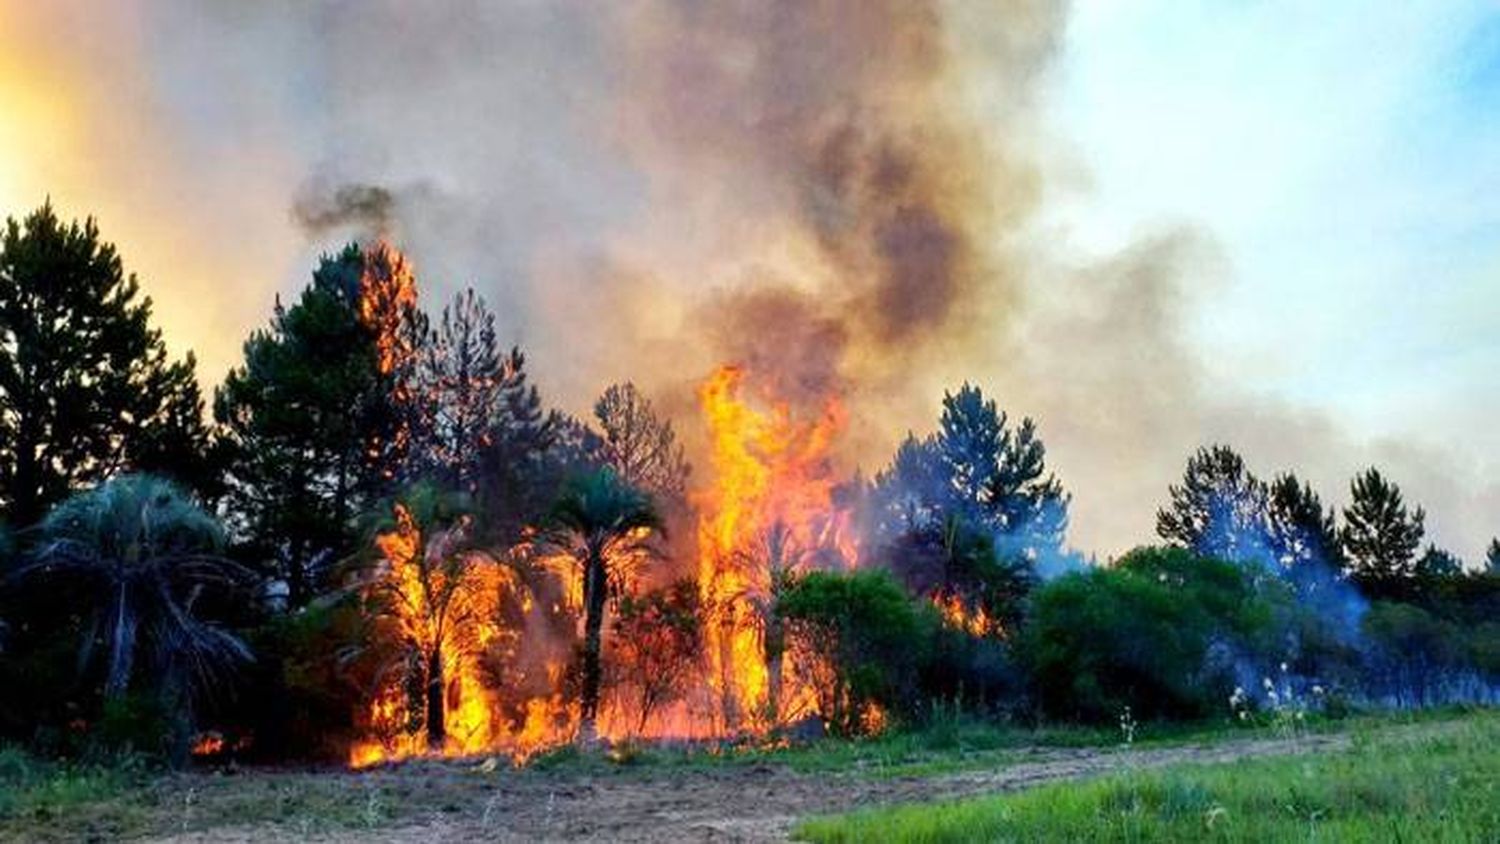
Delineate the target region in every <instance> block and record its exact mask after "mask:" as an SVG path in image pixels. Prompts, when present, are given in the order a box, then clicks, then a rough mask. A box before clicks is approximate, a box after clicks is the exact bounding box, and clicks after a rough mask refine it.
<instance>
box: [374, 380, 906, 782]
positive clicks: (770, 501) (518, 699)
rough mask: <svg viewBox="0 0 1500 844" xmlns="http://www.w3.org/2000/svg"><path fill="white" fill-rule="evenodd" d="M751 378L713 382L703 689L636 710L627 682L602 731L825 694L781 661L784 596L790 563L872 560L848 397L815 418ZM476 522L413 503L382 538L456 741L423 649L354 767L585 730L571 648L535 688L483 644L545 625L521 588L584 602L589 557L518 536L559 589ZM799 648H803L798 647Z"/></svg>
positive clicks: (385, 701) (399, 630)
mask: <svg viewBox="0 0 1500 844" xmlns="http://www.w3.org/2000/svg"><path fill="white" fill-rule="evenodd" d="M746 377H747V376H746V373H745V371H744V370H742V369H740V368H738V367H732V366H725V367H721V368H719V369H718V370H716V371H715V372H714V373H713V374H712V375H711V376H710V377H709V378H708V379H707V380H706V381H705V382H704V383H703V384H702V385H701V387H700V389H699V399H700V403H701V407H702V410H703V413H704V418H705V420H706V421H707V423H708V428H709V435H710V437H709V439H710V454H709V462H710V464H711V468H712V478H713V479H712V483H711V484H710V485H709V486H708V488H706V489H703V490H700V491H698V492H697V493H695V495H694V502H695V505H696V506H697V507H698V511H699V515H698V531H697V539H698V561H697V580H698V590H699V596H700V598H701V599H702V605H703V613H704V616H703V625H702V635H703V644H704V648H703V651H704V652H705V654H706V657H705V658H704V659H703V661H702V662H701V663H697V664H696V665H695V666H688V667H687V669H686V670H690V671H694V672H695V674H696V675H698V676H695V677H694V679H693V682H692V683H690V684H688V685H689V686H690V687H691V690H690V691H689V692H688V693H687V694H685V695H683V696H682V697H681V699H678V700H675V701H672V702H671V703H670V704H669V705H663V706H662V707H661V708H660V709H659V710H656V711H652V712H650V713H649V714H650V717H649V718H646V717H643V716H642V714H641V713H640V712H638V711H635V712H633V711H629V710H630V709H631V708H632V704H631V703H629V702H627V700H626V699H625V696H623V695H615V696H613V697H611V696H609V695H606V697H605V699H604V700H603V701H602V702H601V703H602V706H601V711H600V713H599V720H598V732H599V735H600V736H601V737H603V738H605V739H607V740H612V741H618V740H621V739H626V738H631V737H673V738H711V737H723V736H728V735H733V734H736V733H738V731H740V730H743V729H750V730H754V731H757V732H760V731H763V730H765V729H767V728H769V727H773V726H775V725H776V724H777V723H779V722H784V721H786V720H788V719H790V718H792V717H796V716H797V715H800V714H806V713H808V712H811V711H812V710H813V708H814V706H815V702H816V695H815V694H814V689H813V688H812V687H811V686H810V685H807V682H808V680H807V679H806V678H803V679H797V678H795V677H794V676H793V674H794V672H793V671H792V670H791V667H790V666H783V665H781V664H780V661H776V662H775V663H774V664H775V665H776V666H777V668H773V660H772V659H771V657H770V656H769V654H768V651H769V649H768V647H767V636H768V632H769V627H768V624H769V622H768V619H769V618H770V615H768V608H769V607H770V606H771V605H772V603H773V602H774V600H775V594H776V593H775V590H776V589H777V588H778V584H782V583H784V582H785V577H786V576H787V575H792V574H795V573H797V572H800V571H802V570H805V569H808V568H812V567H844V566H853V565H854V564H855V561H856V560H857V557H858V553H857V550H858V549H857V547H856V546H855V543H854V542H853V541H852V539H851V538H850V537H849V535H848V527H849V524H848V523H849V521H850V514H849V512H848V510H847V509H846V508H841V507H840V506H839V505H838V504H837V502H836V495H835V492H836V487H837V483H836V480H835V475H834V471H833V463H832V459H831V455H830V452H831V447H832V445H833V443H834V441H835V438H836V437H837V436H838V434H839V433H840V431H841V430H842V428H843V425H844V415H843V410H842V408H841V406H840V404H839V402H838V401H837V400H836V398H829V399H828V400H827V401H826V403H825V405H824V406H823V407H822V408H821V409H820V410H819V412H818V413H817V414H816V416H815V417H813V418H811V419H804V418H798V417H797V416H796V415H795V414H794V413H793V411H792V409H791V407H790V406H789V405H788V404H787V403H786V402H783V401H777V400H775V399H774V398H771V397H766V398H764V399H763V401H761V402H759V403H752V401H750V400H749V399H747V398H746V397H745V396H744V395H743V392H744V387H745V383H746ZM464 527H465V525H464V524H462V523H461V524H459V525H456V526H454V527H452V528H449V529H447V530H434V529H433V528H432V527H431V526H424V525H419V524H417V522H416V520H415V518H413V516H412V514H411V513H410V512H409V511H408V510H407V509H406V508H405V507H401V506H398V507H397V508H396V526H395V528H394V529H392V530H390V531H387V532H385V533H382V534H380V535H379V536H378V537H377V538H376V541H375V544H376V548H377V550H378V551H379V552H380V557H381V559H382V567H381V569H380V570H379V574H378V577H377V579H376V581H375V582H374V583H373V584H371V586H370V587H369V590H370V591H369V593H368V595H367V597H374V596H376V595H379V596H382V597H384V599H385V600H384V602H383V605H384V606H386V607H387V610H386V612H387V614H388V615H389V616H390V617H389V618H388V619H386V622H385V623H386V626H387V633H388V635H390V636H391V637H393V638H394V639H396V640H398V641H400V642H402V643H404V646H405V647H407V648H408V649H409V650H410V652H412V653H415V654H419V655H426V656H427V657H428V658H429V659H430V658H431V655H433V654H437V657H438V658H437V660H436V664H437V665H439V666H440V668H441V675H442V680H443V684H444V689H443V695H442V707H443V718H444V722H445V724H446V727H447V730H446V736H445V737H444V740H443V741H442V742H441V746H433V745H434V742H432V741H430V740H429V737H428V736H427V735H426V734H425V732H424V730H423V729H422V728H421V725H422V724H423V723H424V719H423V712H422V710H421V708H420V706H421V704H420V702H418V701H414V698H417V697H420V696H415V695H413V694H412V691H411V686H412V683H411V682H410V674H409V673H406V674H403V672H410V670H411V664H412V663H410V662H408V663H406V664H405V665H403V666H400V669H401V670H398V671H395V672H392V674H391V676H390V677H389V678H387V679H386V681H385V682H384V683H383V684H382V685H381V686H380V688H379V690H378V692H377V693H376V694H375V695H374V696H373V698H372V699H371V700H370V701H369V702H368V704H366V705H365V706H364V707H363V708H362V710H361V712H360V713H359V718H358V720H359V726H360V727H361V728H362V730H363V733H362V734H363V736H364V738H362V739H361V740H360V741H357V742H356V743H355V744H354V745H353V746H352V747H351V748H350V751H349V763H350V765H352V766H354V767H363V766H367V765H371V764H377V763H380V762H386V761H393V760H399V759H404V758H407V757H410V756H417V755H428V754H435V755H444V756H461V755H474V754H493V753H506V754H509V755H510V756H511V757H512V758H513V759H515V760H516V761H517V762H520V761H524V760H526V759H527V758H529V757H530V756H532V755H533V754H535V753H537V752H539V751H541V750H545V749H547V748H549V747H554V746H557V745H559V744H562V743H565V742H567V741H570V740H572V738H573V736H574V734H575V732H576V730H577V726H578V716H579V704H578V701H577V700H575V699H573V698H572V696H571V695H570V694H569V693H568V691H567V689H568V686H569V684H568V682H567V680H568V677H567V672H568V669H569V664H568V662H567V660H566V658H559V659H557V660H555V661H549V662H547V663H546V666H545V671H546V677H545V689H546V690H545V691H544V692H541V693H536V692H533V693H531V694H530V696H526V695H522V694H521V693H519V692H517V691H516V690H514V689H506V688H497V683H496V681H495V678H494V676H493V674H487V673H486V672H485V670H484V668H483V666H482V659H481V658H480V654H482V653H484V652H485V649H486V647H488V646H489V645H490V643H493V642H513V641H517V640H519V639H520V638H521V637H524V636H527V635H543V634H541V633H532V632H529V631H531V627H530V625H528V624H525V623H523V624H521V626H520V627H518V628H516V629H507V628H506V627H505V626H504V625H505V624H506V623H507V622H505V621H503V618H504V617H505V616H504V614H503V613H502V612H501V611H500V600H501V599H500V596H501V594H502V593H504V592H506V590H509V594H510V597H511V598H512V599H513V601H514V607H515V608H516V609H518V610H519V612H520V614H521V615H522V616H523V617H527V616H530V615H531V614H533V613H543V612H544V611H545V609H546V608H544V607H543V606H541V604H543V603H545V604H546V605H547V607H550V609H551V611H552V612H553V614H554V617H555V614H556V613H558V612H570V611H571V612H576V610H577V605H578V604H579V603H580V592H581V582H580V579H579V574H578V572H577V571H576V568H577V567H576V563H575V562H574V561H573V560H572V559H571V558H561V557H555V556H554V557H549V556H546V555H542V556H537V552H538V551H539V549H540V548H541V547H542V546H539V545H537V543H535V542H534V541H531V540H534V537H529V538H528V541H527V542H526V543H524V544H523V546H521V547H520V548H518V549H512V555H513V556H516V558H517V559H520V556H521V555H525V556H527V557H529V558H530V560H531V562H532V563H533V565H532V567H531V569H532V570H533V571H534V572H536V573H537V576H541V577H546V578H550V580H549V581H548V582H549V583H554V584H555V586H556V596H557V597H554V598H545V599H544V598H543V596H542V595H541V594H536V595H533V594H532V593H531V592H530V591H528V590H527V588H526V587H525V586H523V585H521V584H520V583H518V582H517V579H516V578H515V576H514V575H513V574H511V573H510V570H509V569H507V568H504V567H502V566H500V565H498V564H497V563H495V561H493V560H489V559H488V558H487V557H484V555H482V554H477V552H471V551H466V550H465V548H464V546H463V545H462V539H463V528H464ZM580 621H581V619H580ZM609 629H610V628H609V627H606V643H605V644H606V651H607V652H609V651H610V648H611V647H612V646H611V644H610V642H609V640H608V638H607V637H608V635H609ZM578 632H579V631H574V635H578ZM786 653H787V655H786V657H785V659H790V658H791V656H790V649H788V650H787V652H786ZM778 669H780V670H778ZM419 673H420V672H419ZM428 673H429V674H430V669H429V671H428ZM538 679H539V680H540V679H541V678H538ZM636 708H639V707H638V706H637V707H636ZM870 720H871V722H872V723H873V724H875V725H877V726H878V724H879V723H880V722H881V721H882V720H883V713H878V712H872V713H871V714H870Z"/></svg>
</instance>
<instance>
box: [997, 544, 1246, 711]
mask: <svg viewBox="0 0 1500 844" xmlns="http://www.w3.org/2000/svg"><path fill="white" fill-rule="evenodd" d="M1253 575H1254V573H1253V570H1247V569H1242V568H1240V567H1238V566H1235V565H1233V564H1230V563H1225V562H1221V561H1218V560H1211V559H1208V558H1204V557H1199V556H1197V555H1195V554H1192V553H1191V552H1188V551H1184V550H1179V549H1171V548H1166V549H1163V548H1146V549H1138V550H1136V551H1133V552H1131V553H1130V554H1127V555H1126V556H1125V557H1124V558H1122V559H1121V560H1120V561H1119V562H1118V563H1117V564H1116V565H1115V566H1114V567H1113V568H1100V569H1094V570H1092V571H1087V572H1078V573H1074V574H1070V575H1066V576H1064V577H1061V578H1059V579H1057V580H1054V581H1052V582H1050V583H1048V584H1046V585H1044V586H1042V587H1041V588H1039V589H1038V590H1037V591H1036V592H1035V593H1034V595H1033V602H1032V608H1031V616H1030V619H1029V623H1028V624H1027V625H1026V626H1025V627H1024V628H1023V630H1022V634H1021V636H1020V638H1019V640H1018V647H1019V651H1020V657H1021V660H1022V662H1023V664H1024V665H1025V666H1026V668H1027V669H1028V670H1029V672H1030V675H1031V679H1032V683H1033V685H1034V689H1035V693H1036V696H1037V703H1038V704H1039V705H1040V707H1041V709H1042V711H1043V712H1045V713H1046V714H1048V715H1051V716H1054V717H1061V718H1070V719H1077V720H1082V721H1089V722H1106V721H1111V720H1113V719H1115V718H1118V717H1119V714H1120V712H1121V710H1123V709H1124V708H1125V707H1127V706H1128V707H1130V709H1131V712H1132V713H1134V714H1135V716H1136V717H1142V718H1153V717H1165V718H1172V717H1201V716H1204V715H1207V714H1208V713H1210V712H1213V711H1217V710H1219V709H1222V708H1223V706H1224V701H1225V700H1226V699H1227V698H1228V696H1229V695H1230V693H1231V692H1232V690H1233V688H1234V685H1235V674H1236V671H1237V669H1239V668H1240V666H1238V665H1237V663H1238V661H1239V660H1240V658H1241V656H1242V655H1253V654H1258V653H1264V652H1266V651H1267V650H1268V649H1269V648H1270V643H1269V639H1270V634H1271V626H1272V617H1273V612H1272V609H1273V603H1272V601H1271V600H1269V599H1268V598H1267V597H1265V596H1263V595H1262V594H1261V592H1260V590H1259V589H1258V588H1257V579H1256V578H1255V577H1254V576H1253Z"/></svg>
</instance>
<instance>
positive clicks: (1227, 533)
mask: <svg viewBox="0 0 1500 844" xmlns="http://www.w3.org/2000/svg"><path fill="white" fill-rule="evenodd" d="M1169 492H1170V495H1171V501H1170V502H1169V503H1168V505H1167V506H1166V507H1163V508H1162V509H1160V510H1158V511H1157V513H1156V532H1157V533H1158V534H1159V535H1160V536H1161V538H1162V539H1165V540H1167V541H1168V542H1170V543H1172V544H1174V545H1177V546H1179V547H1182V548H1187V549H1189V550H1192V551H1195V552H1197V553H1199V554H1202V555H1204V556H1209V557H1217V558H1219V559H1222V560H1244V559H1247V558H1251V557H1254V556H1256V555H1258V554H1262V553H1264V550H1265V549H1264V543H1263V536H1264V520H1265V509H1266V503H1265V502H1266V491H1265V486H1264V484H1262V483H1261V482H1260V481H1259V480H1257V479H1256V478H1255V476H1254V475H1251V474H1250V473H1249V472H1248V471H1247V470H1246V469H1245V460H1244V458H1242V457H1240V455H1239V454H1238V453H1236V452H1235V451H1234V449H1232V448H1230V447H1229V446H1226V445H1214V446H1209V447H1206V448H1200V449H1199V450H1198V452H1197V453H1196V454H1194V455H1193V456H1192V457H1191V458H1189V459H1188V463H1187V469H1186V470H1185V471H1184V472H1183V475H1182V484H1181V485H1173V486H1171V487H1170V488H1169Z"/></svg>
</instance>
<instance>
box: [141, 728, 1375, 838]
mask: <svg viewBox="0 0 1500 844" xmlns="http://www.w3.org/2000/svg"><path fill="white" fill-rule="evenodd" d="M1349 745H1350V739H1349V737H1348V736H1346V735H1309V736H1302V737H1298V738H1277V739H1249V740H1236V741H1229V742H1218V743H1213V744H1193V745H1181V746H1173V747H1160V748H1134V749H1125V748H1115V749H1097V748H1094V749H1060V748H1031V749H1027V750H1022V751H1017V752H1012V753H1009V754H1006V756H1005V757H1004V758H1003V761H1001V762H1000V763H999V765H998V766H997V767H995V768H987V769H979V770H968V771H962V772H958V773H951V774H941V775H933V776H910V777H906V776H897V777H889V778H882V777H871V776H869V774H868V771H866V772H863V773H862V772H857V771H852V772H840V773H836V774H801V773H797V772H794V771H792V770H790V769H788V768H785V767H782V766H779V765H772V764H758V765H747V766H732V765H726V766H724V767H722V768H694V769H678V770H672V769H665V770H659V771H653V770H651V769H649V768H648V769H640V770H631V771H624V772H620V773H615V774H607V775H590V774H580V773H570V772H556V773H553V772H538V771H520V772H513V771H506V770H499V771H494V772H491V773H482V772H476V771H475V770H474V768H475V766H474V765H473V764H472V763H454V762H418V763H408V764H406V765H401V766H396V767H392V768H388V769H383V770H379V771H370V772H366V773H362V774H354V773H339V774H334V775H333V776H336V777H341V778H344V779H346V780H347V781H348V787H349V788H350V789H351V790H352V791H353V793H354V794H358V793H361V790H366V791H367V790H368V789H369V787H370V786H372V785H375V786H381V787H398V788H399V787H405V788H416V787H418V786H420V788H421V791H422V793H423V794H425V795H434V796H433V797H424V798H423V800H437V801H440V802H442V803H443V804H444V805H445V806H446V807H447V811H445V812H437V811H434V812H432V813H431V817H429V818H426V819H423V820H421V821H415V819H413V820H414V821H415V822H412V823H406V824H403V823H401V822H400V821H399V820H398V821H397V822H396V824H395V825H391V826H386V827H384V828H380V827H377V828H373V829H358V830H354V829H350V830H343V831H338V832H333V833H329V834H323V835H316V834H307V831H306V830H300V831H299V830H297V829H296V827H295V826H293V825H282V824H267V825H258V826H252V827H230V828H223V827H221V828H216V829H208V830H205V831H203V832H197V833H192V834H189V835H179V836H172V837H168V838H160V839H156V840H158V841H161V842H171V844H186V843H187V842H208V841H214V842H249V841H268V840H288V838H289V837H290V838H291V839H295V840H314V841H325V842H354V841H359V842H391V843H392V844H396V843H397V842H421V844H441V842H450V841H474V840H486V841H624V842H647V841H650V842H658V841H674V842H676V841H713V842H764V841H783V840H786V838H787V836H788V834H789V833H790V831H791V829H792V827H793V826H794V825H795V824H796V822H797V821H798V820H799V819H801V818H805V817H807V816H809V815H817V814H826V813H831V812H842V811H847V810H850V809H854V808H861V807H868V806H877V805H889V804H896V803H907V802H918V801H923V802H925V801H933V800H947V799H955V798H963V797H972V796H977V795H982V794H996V793H1003V792H1011V791H1018V790H1021V789H1025V788H1032V787H1035V786H1039V785H1044V784H1047V783H1053V782H1061V781H1068V780H1077V779H1084V778H1092V777H1098V776H1104V775H1108V774H1111V773H1116V772H1119V771H1123V770H1130V769H1136V770H1139V769H1151V768H1160V767H1164V766H1168V765H1174V764H1178V763H1184V762H1192V763H1205V764H1213V763H1227V762H1234V761H1237V760H1241V759H1250V758H1256V757H1263V756H1277V755H1289V754H1298V753H1326V752H1337V751H1340V750H1344V749H1347V748H1348V747H1349ZM455 806H456V807H457V808H456V809H455V808H454V807H455Z"/></svg>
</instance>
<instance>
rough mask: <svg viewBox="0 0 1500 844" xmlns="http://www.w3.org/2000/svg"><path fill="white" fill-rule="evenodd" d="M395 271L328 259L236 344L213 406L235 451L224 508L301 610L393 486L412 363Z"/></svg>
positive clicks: (368, 261) (395, 265)
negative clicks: (364, 515)
mask: <svg viewBox="0 0 1500 844" xmlns="http://www.w3.org/2000/svg"><path fill="white" fill-rule="evenodd" d="M403 268H404V263H402V262H400V261H399V260H398V259H397V258H395V257H393V256H392V255H391V254H390V253H388V252H384V251H382V250H380V249H376V250H374V251H366V250H362V249H360V248H359V247H358V246H355V245H350V246H349V247H347V248H345V249H344V250H343V251H342V252H340V253H339V254H338V255H336V256H325V257H324V258H323V259H322V261H321V262H320V264H319V266H318V268H317V269H316V270H315V271H314V272H313V280H312V283H311V284H309V285H308V287H307V288H306V289H304V290H303V291H302V294H301V296H300V297H299V299H298V300H297V302H296V303H295V304H293V305H292V306H291V307H285V306H283V305H282V304H281V303H280V302H279V301H278V302H277V304H276V309H275V312H274V314H273V316H272V319H271V324H270V326H269V327H268V328H266V329H263V330H260V331H256V332H255V333H254V334H252V335H251V336H250V339H249V340H247V341H246V342H245V362H244V364H243V365H241V366H240V367H237V368H236V369H234V370H232V371H231V372H230V373H229V375H228V376H227V377H226V378H225V380H224V384H223V386H221V387H220V389H219V391H218V393H217V394H216V396H215V402H214V413H215V416H216V417H217V418H218V420H219V421H220V423H221V424H222V425H223V426H224V428H225V430H226V431H227V432H228V434H229V437H230V440H231V441H232V443H233V446H234V455H235V459H234V462H233V466H232V470H231V480H232V483H231V491H230V494H231V501H232V504H233V505H234V506H233V508H232V509H233V511H234V512H235V513H236V514H237V516H238V518H239V519H240V522H241V523H240V524H238V525H237V526H236V527H238V528H239V531H240V533H241V534H243V535H244V536H243V538H245V539H247V540H248V541H249V544H250V545H252V546H253V547H254V548H255V549H256V550H258V552H259V553H260V554H261V555H262V556H263V557H265V558H267V561H268V562H270V563H271V565H272V567H273V569H274V573H276V574H277V575H278V576H280V577H283V578H285V579H286V582H287V585H288V587H289V589H290V598H291V601H292V603H293V604H294V605H300V604H302V603H303V602H305V601H307V600H308V599H310V598H311V597H312V596H313V595H315V594H316V593H317V587H318V585H319V584H318V580H319V577H320V575H321V574H323V573H324V570H325V568H326V567H325V565H324V564H326V563H327V562H329V561H331V560H333V559H337V558H339V557H342V556H344V555H345V554H347V552H348V551H350V550H351V545H352V543H353V541H354V536H353V534H352V527H351V524H352V520H353V516H354V515H355V514H356V513H358V512H362V511H363V510H365V509H367V508H368V507H369V506H370V505H371V504H372V503H373V502H374V501H377V500H379V499H380V498H381V497H383V496H384V495H386V494H387V493H388V491H389V490H390V489H391V488H392V487H393V486H394V485H395V484H396V482H397V481H398V480H399V476H400V475H401V474H402V467H403V465H404V463H403V461H404V459H405V456H406V455H405V451H406V447H407V444H408V440H407V439H406V437H407V433H406V431H407V429H406V428H405V427H404V425H405V420H407V419H409V418H410V417H409V416H408V412H409V411H408V408H407V407H406V406H405V404H404V403H405V402H406V400H407V399H406V397H405V396H403V394H402V393H401V390H400V384H401V383H402V381H401V379H403V378H406V377H407V374H408V372H409V370H408V366H409V363H410V361H411V360H412V359H413V358H414V357H415V352H414V347H411V346H409V345H408V344H409V343H410V338H411V337H412V336H413V335H415V334H416V333H417V331H418V327H419V326H418V323H417V322H416V319H415V313H414V308H413V307H412V306H411V304H410V303H411V301H412V298H413V297H414V295H415V294H414V293H408V292H406V291H407V288H408V284H409V282H410V276H409V273H406V272H404V269H403Z"/></svg>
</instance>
